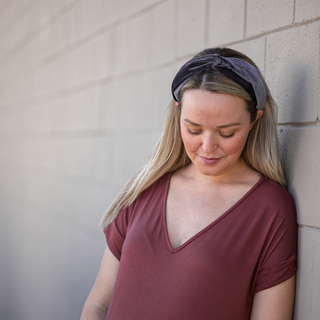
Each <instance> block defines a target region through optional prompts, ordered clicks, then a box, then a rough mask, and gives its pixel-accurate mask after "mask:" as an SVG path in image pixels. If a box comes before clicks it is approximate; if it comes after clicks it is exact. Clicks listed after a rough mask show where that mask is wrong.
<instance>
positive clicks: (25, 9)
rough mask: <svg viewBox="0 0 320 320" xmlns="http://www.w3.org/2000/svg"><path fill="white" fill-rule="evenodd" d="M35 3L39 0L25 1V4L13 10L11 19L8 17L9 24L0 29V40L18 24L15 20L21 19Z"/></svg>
mask: <svg viewBox="0 0 320 320" xmlns="http://www.w3.org/2000/svg"><path fill="white" fill-rule="evenodd" d="M37 3H39V0H36V1H34V0H30V1H29V2H27V4H25V5H23V6H22V7H20V8H19V9H18V10H17V11H16V12H15V14H14V15H13V17H12V19H10V21H11V24H10V23H8V24H6V25H5V27H4V28H3V29H2V30H1V41H3V39H5V38H7V37H8V35H10V33H11V32H12V31H13V30H14V29H15V28H16V27H17V26H18V24H17V21H19V22H20V21H22V19H23V18H24V17H25V16H27V15H28V14H29V12H30V11H31V10H32V8H34V6H35V5H37ZM3 31H4V32H3Z"/></svg>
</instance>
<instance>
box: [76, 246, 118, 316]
mask: <svg viewBox="0 0 320 320" xmlns="http://www.w3.org/2000/svg"><path fill="white" fill-rule="evenodd" d="M118 269H119V261H118V259H117V258H116V257H115V256H114V255H113V253H112V252H111V251H110V250H109V248H108V247H107V248H106V250H105V252H104V255H103V259H102V262H101V266H100V270H99V273H98V276H97V279H96V282H95V284H94V286H93V288H92V290H91V292H90V294H89V296H88V298H87V301H86V303H85V305H84V307H83V311H82V315H81V319H80V320H100V319H101V320H104V319H105V317H106V314H107V310H108V306H109V303H110V299H111V295H112V291H113V287H114V284H115V281H116V277H117V273H118Z"/></svg>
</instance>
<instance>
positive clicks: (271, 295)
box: [250, 276, 295, 320]
mask: <svg viewBox="0 0 320 320" xmlns="http://www.w3.org/2000/svg"><path fill="white" fill-rule="evenodd" d="M294 292H295V276H293V277H291V278H290V279H288V280H286V281H284V282H282V283H280V284H278V285H276V286H274V287H271V288H269V289H266V290H262V291H260V292H258V293H257V294H256V295H255V296H254V299H253V306H252V312H251V318H250V320H291V319H292V314H293V305H294Z"/></svg>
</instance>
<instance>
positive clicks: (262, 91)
mask: <svg viewBox="0 0 320 320" xmlns="http://www.w3.org/2000/svg"><path fill="white" fill-rule="evenodd" d="M212 70H215V71H217V72H219V73H220V74H222V75H224V76H225V77H227V78H229V79H231V80H233V81H234V82H236V83H238V84H239V85H240V86H241V87H242V88H243V89H244V90H246V91H247V93H248V94H249V95H250V97H251V99H252V101H253V102H254V104H255V106H256V108H257V109H258V110H261V109H263V108H264V105H265V103H266V101H267V89H266V86H265V83H264V80H263V77H262V75H261V73H260V71H259V70H258V69H257V68H256V67H254V66H253V65H252V64H250V63H248V62H246V61H244V60H241V59H237V58H226V57H222V56H220V55H218V54H208V55H205V56H201V57H195V58H193V59H191V60H189V61H188V62H187V63H185V64H184V65H183V66H182V67H181V69H180V70H179V72H178V73H177V74H176V76H175V78H174V79H173V82H172V87H171V91H172V95H173V98H174V100H176V101H177V102H178V101H179V100H178V96H179V91H180V90H181V88H182V87H183V86H184V85H185V84H186V83H187V82H188V81H189V80H190V79H191V78H193V77H195V76H196V75H198V74H200V73H201V72H202V71H212Z"/></svg>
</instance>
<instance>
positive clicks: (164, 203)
mask: <svg viewBox="0 0 320 320" xmlns="http://www.w3.org/2000/svg"><path fill="white" fill-rule="evenodd" d="M173 173H174V171H173V172H170V173H169V175H168V178H167V181H166V188H165V192H164V195H163V200H162V212H161V216H162V219H161V220H162V224H163V230H164V236H165V240H166V244H167V248H168V250H169V251H170V252H171V253H176V252H179V251H180V250H182V249H183V248H185V247H186V246H187V245H188V244H189V243H191V242H192V241H194V240H195V239H196V238H198V237H200V236H201V235H202V234H204V233H205V232H206V231H208V230H209V229H211V228H212V227H213V226H215V225H216V224H217V223H218V222H219V221H221V220H222V219H223V218H224V217H225V216H227V215H228V214H229V213H230V212H231V211H233V210H234V209H235V208H236V207H237V206H238V205H239V204H240V203H241V202H243V201H244V200H245V199H246V198H247V197H248V196H249V195H250V194H251V193H252V192H253V191H254V190H255V189H256V188H258V186H259V185H260V184H261V183H262V182H263V181H265V180H266V179H267V178H266V177H265V176H261V178H260V179H259V181H257V182H256V184H254V185H253V186H252V187H251V189H250V190H249V191H248V192H247V193H245V194H244V195H243V196H242V197H241V198H240V199H239V200H238V201H237V202H236V203H235V204H234V205H233V206H232V207H230V208H229V209H228V210H227V211H226V212H224V213H223V214H222V215H221V216H220V217H218V218H217V219H215V220H214V221H212V222H211V223H210V224H208V225H207V226H206V227H204V228H203V229H201V230H200V231H199V232H197V233H196V234H195V235H193V236H192V237H191V238H189V239H188V240H187V241H185V242H184V243H182V244H181V245H180V246H179V247H177V248H173V247H172V244H171V242H170V238H169V234H168V224H167V200H168V192H169V187H170V182H171V177H172V175H173Z"/></svg>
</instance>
